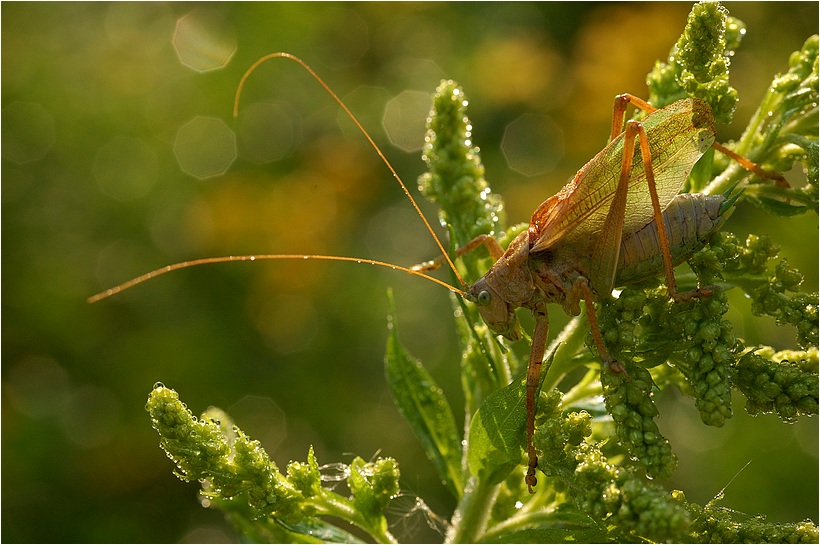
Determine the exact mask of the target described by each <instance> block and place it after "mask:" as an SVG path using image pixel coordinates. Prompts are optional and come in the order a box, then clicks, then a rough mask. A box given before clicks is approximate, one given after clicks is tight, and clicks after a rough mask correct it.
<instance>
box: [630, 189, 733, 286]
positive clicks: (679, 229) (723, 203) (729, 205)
mask: <svg viewBox="0 0 820 545" xmlns="http://www.w3.org/2000/svg"><path fill="white" fill-rule="evenodd" d="M736 198H737V197H736V196H734V197H727V195H703V194H700V193H683V194H681V195H677V196H676V197H675V198H674V199H672V201H671V202H670V203H669V205H668V206H667V207H666V210H664V211H663V219H664V224H665V225H666V232H667V235H668V237H669V252H670V253H671V255H672V262H673V263H674V264H675V265H677V264H678V263H682V262H683V261H686V260H687V259H689V258H690V257H691V256H692V254H694V253H695V252H696V251H698V250H699V249H701V248H702V247H703V246H704V244H706V241H707V240H708V238H709V236H710V235H711V234H712V233H714V232H715V231H717V230H718V229H719V228H720V227H721V225H723V222H724V221H726V218H728V217H729V215H730V213H731V210H733V205H734V201H735V199H736ZM661 273H663V257H662V255H661V245H660V239H659V237H658V225H657V223H656V222H655V221H651V222H650V223H649V224H647V225H646V226H645V227H643V228H641V229H640V230H638V231H637V232H635V233H632V234H626V235H624V238H623V240H622V241H621V252H620V256H619V258H618V269H617V272H616V277H615V285H617V286H624V285H627V284H633V283H635V282H639V281H641V280H645V279H648V278H651V277H653V276H657V275H659V274H661Z"/></svg>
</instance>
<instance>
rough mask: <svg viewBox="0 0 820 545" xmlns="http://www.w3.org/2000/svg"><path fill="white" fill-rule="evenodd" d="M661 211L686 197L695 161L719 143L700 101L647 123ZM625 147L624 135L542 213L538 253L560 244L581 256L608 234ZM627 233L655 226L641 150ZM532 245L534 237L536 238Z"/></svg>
mask: <svg viewBox="0 0 820 545" xmlns="http://www.w3.org/2000/svg"><path fill="white" fill-rule="evenodd" d="M642 123H643V125H644V128H645V129H646V134H647V139H648V141H649V149H650V153H651V155H652V165H653V171H654V174H655V183H656V187H657V192H658V200H659V202H660V205H661V209H663V208H665V207H666V205H667V204H669V202H670V201H671V200H672V199H673V198H674V196H675V195H677V194H678V192H680V189H681V187H682V186H683V183H684V181H685V180H686V177H687V176H688V175H689V172H690V171H691V170H692V167H693V166H694V164H695V162H697V160H698V159H699V158H700V156H701V155H703V154H704V153H705V152H706V150H707V149H708V148H709V146H710V145H711V144H712V142H713V141H714V139H715V129H714V126H713V124H712V112H711V109H710V108H709V105H708V104H706V103H705V102H703V101H701V100H698V99H684V100H679V101H677V102H675V103H673V104H670V105H669V106H667V107H666V108H663V109H660V110H657V111H655V112H653V113H652V114H650V115H649V116H647V117H646V118H645V119H644V120H643V122H642ZM623 148H624V137H623V134H621V135H619V136H617V137H616V138H615V139H614V140H612V142H610V143H609V144H608V145H607V146H606V147H605V148H604V149H603V150H601V151H600V152H599V153H598V154H597V155H596V156H595V157H593V158H592V160H590V161H589V162H588V163H587V164H586V165H584V167H583V168H582V169H581V170H580V171H578V174H576V175H575V177H574V178H573V179H572V180H570V182H569V183H568V184H567V185H566V186H564V188H563V189H562V190H561V191H560V192H559V193H558V194H556V195H555V196H554V197H551V198H550V199H548V200H547V201H545V202H544V203H543V204H542V205H541V206H539V207H538V209H536V211H535V213H534V214H533V216H532V219H531V220H530V234H531V237H532V235H535V237H536V239H535V243H534V244H533V245H532V247H531V248H530V251H533V252H537V251H541V250H546V249H549V248H552V247H554V246H555V245H556V244H559V243H560V244H572V245H573V246H574V248H575V250H576V251H580V250H582V249H583V248H592V247H593V245H594V244H595V242H596V241H597V239H598V235H599V234H600V233H601V230H602V229H603V225H604V222H605V220H606V217H607V214H608V213H609V209H610V207H611V205H612V201H613V198H614V195H615V189H616V188H617V185H618V181H619V177H620V169H621V162H622V156H623ZM628 184H629V185H628V187H629V189H628V190H627V199H626V211H625V216H624V225H623V233H625V234H629V233H634V232H635V231H637V230H639V229H641V228H642V227H644V226H645V225H647V224H648V223H649V222H650V221H652V201H651V197H650V194H649V190H648V184H647V182H646V174H645V172H644V166H643V161H642V160H641V157H640V151H639V149H638V146H636V150H635V157H634V159H633V163H632V170H631V173H630V177H629V183H628ZM531 240H532V238H531Z"/></svg>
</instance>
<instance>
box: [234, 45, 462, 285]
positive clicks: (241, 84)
mask: <svg viewBox="0 0 820 545" xmlns="http://www.w3.org/2000/svg"><path fill="white" fill-rule="evenodd" d="M280 57H281V58H284V59H290V60H292V61H294V62H296V63H298V64H300V65H301V66H302V68H304V69H305V70H307V71H308V73H309V74H310V75H311V76H313V79H315V80H316V81H318V82H319V85H321V86H322V87H323V88H324V90H325V91H327V93H328V94H329V95H330V96H331V97H332V98H333V100H335V101H336V103H337V104H339V106H341V107H342V109H343V110H344V111H345V113H346V114H347V115H348V117H350V119H352V120H353V123H355V124H356V127H358V128H359V130H360V131H361V133H362V134H363V135H364V137H365V138H366V139H367V141H368V142H369V143H370V145H371V146H372V147H373V149H374V150H376V153H377V154H378V155H379V157H380V158H381V160H382V162H383V163H384V164H385V165H387V168H388V169H390V172H391V173H392V174H393V178H395V179H396V181H397V182H399V185H400V186H401V188H402V191H404V194H405V195H407V198H408V199H410V204H412V205H413V208H415V209H416V213H417V214H418V215H419V217H420V218H421V220H422V221H423V222H424V225H425V226H426V227H427V230H428V231H429V232H430V235H431V236H432V237H433V240H435V241H436V245H437V246H438V248H439V250H441V254H442V255H443V256H444V259H445V260H446V261H447V265H449V267H450V269H451V270H452V271H453V273H454V274H455V275H456V278H457V279H458V281H459V282H460V283H461V287H462V288H463V289H462V290H458V292H460V293H464V291H463V290H465V289H467V283H466V282H465V281H464V279H463V278H462V277H461V275H460V274H459V272H458V269H456V266H455V264H454V263H453V261H452V260H451V259H450V256H449V255H448V254H447V250H445V249H444V245H443V244H442V243H441V241H440V240H439V238H438V237H437V236H436V233H435V231H433V227H432V226H431V225H430V222H428V221H427V218H426V217H425V216H424V214H422V212H421V208H419V205H418V204H417V203H416V199H414V198H413V195H411V194H410V191H409V190H408V189H407V186H406V185H404V182H403V181H402V180H401V177H400V176H399V174H398V173H397V172H396V170H395V169H394V168H393V165H391V164H390V161H388V160H387V157H385V156H384V153H382V150H381V149H380V148H379V146H377V145H376V142H374V141H373V138H371V137H370V134H369V133H368V132H367V130H365V128H364V127H363V126H362V124H361V123H359V120H358V119H356V116H355V115H353V112H351V111H350V110H349V109H348V107H347V106H346V105H345V103H344V102H342V99H340V98H339V97H338V96H337V95H336V93H334V92H333V90H332V89H331V88H330V87H329V86H328V84H327V83H325V82H324V80H323V79H322V78H320V77H319V75H318V74H317V73H316V72H314V71H313V69H312V68H311V67H310V66H308V65H307V63H306V62H305V61H303V60H302V59H300V58H299V57H297V56H295V55H291V54H290V53H284V52H279V53H271V54H269V55H265V56H264V57H262V58H261V59H259V60H257V61H256V62H255V63H253V64H252V65H251V67H250V68H248V70H247V71H246V72H245V75H244V76H242V79H241V80H240V81H239V86H238V87H237V89H236V98H235V99H234V103H233V116H234V117H237V116H238V115H239V96H240V95H241V94H242V89H243V88H244V87H245V80H247V79H248V77H249V76H250V75H251V73H253V71H254V70H256V68H257V67H258V66H259V65H260V64H262V63H263V62H265V61H267V60H269V59H275V58H280Z"/></svg>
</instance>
